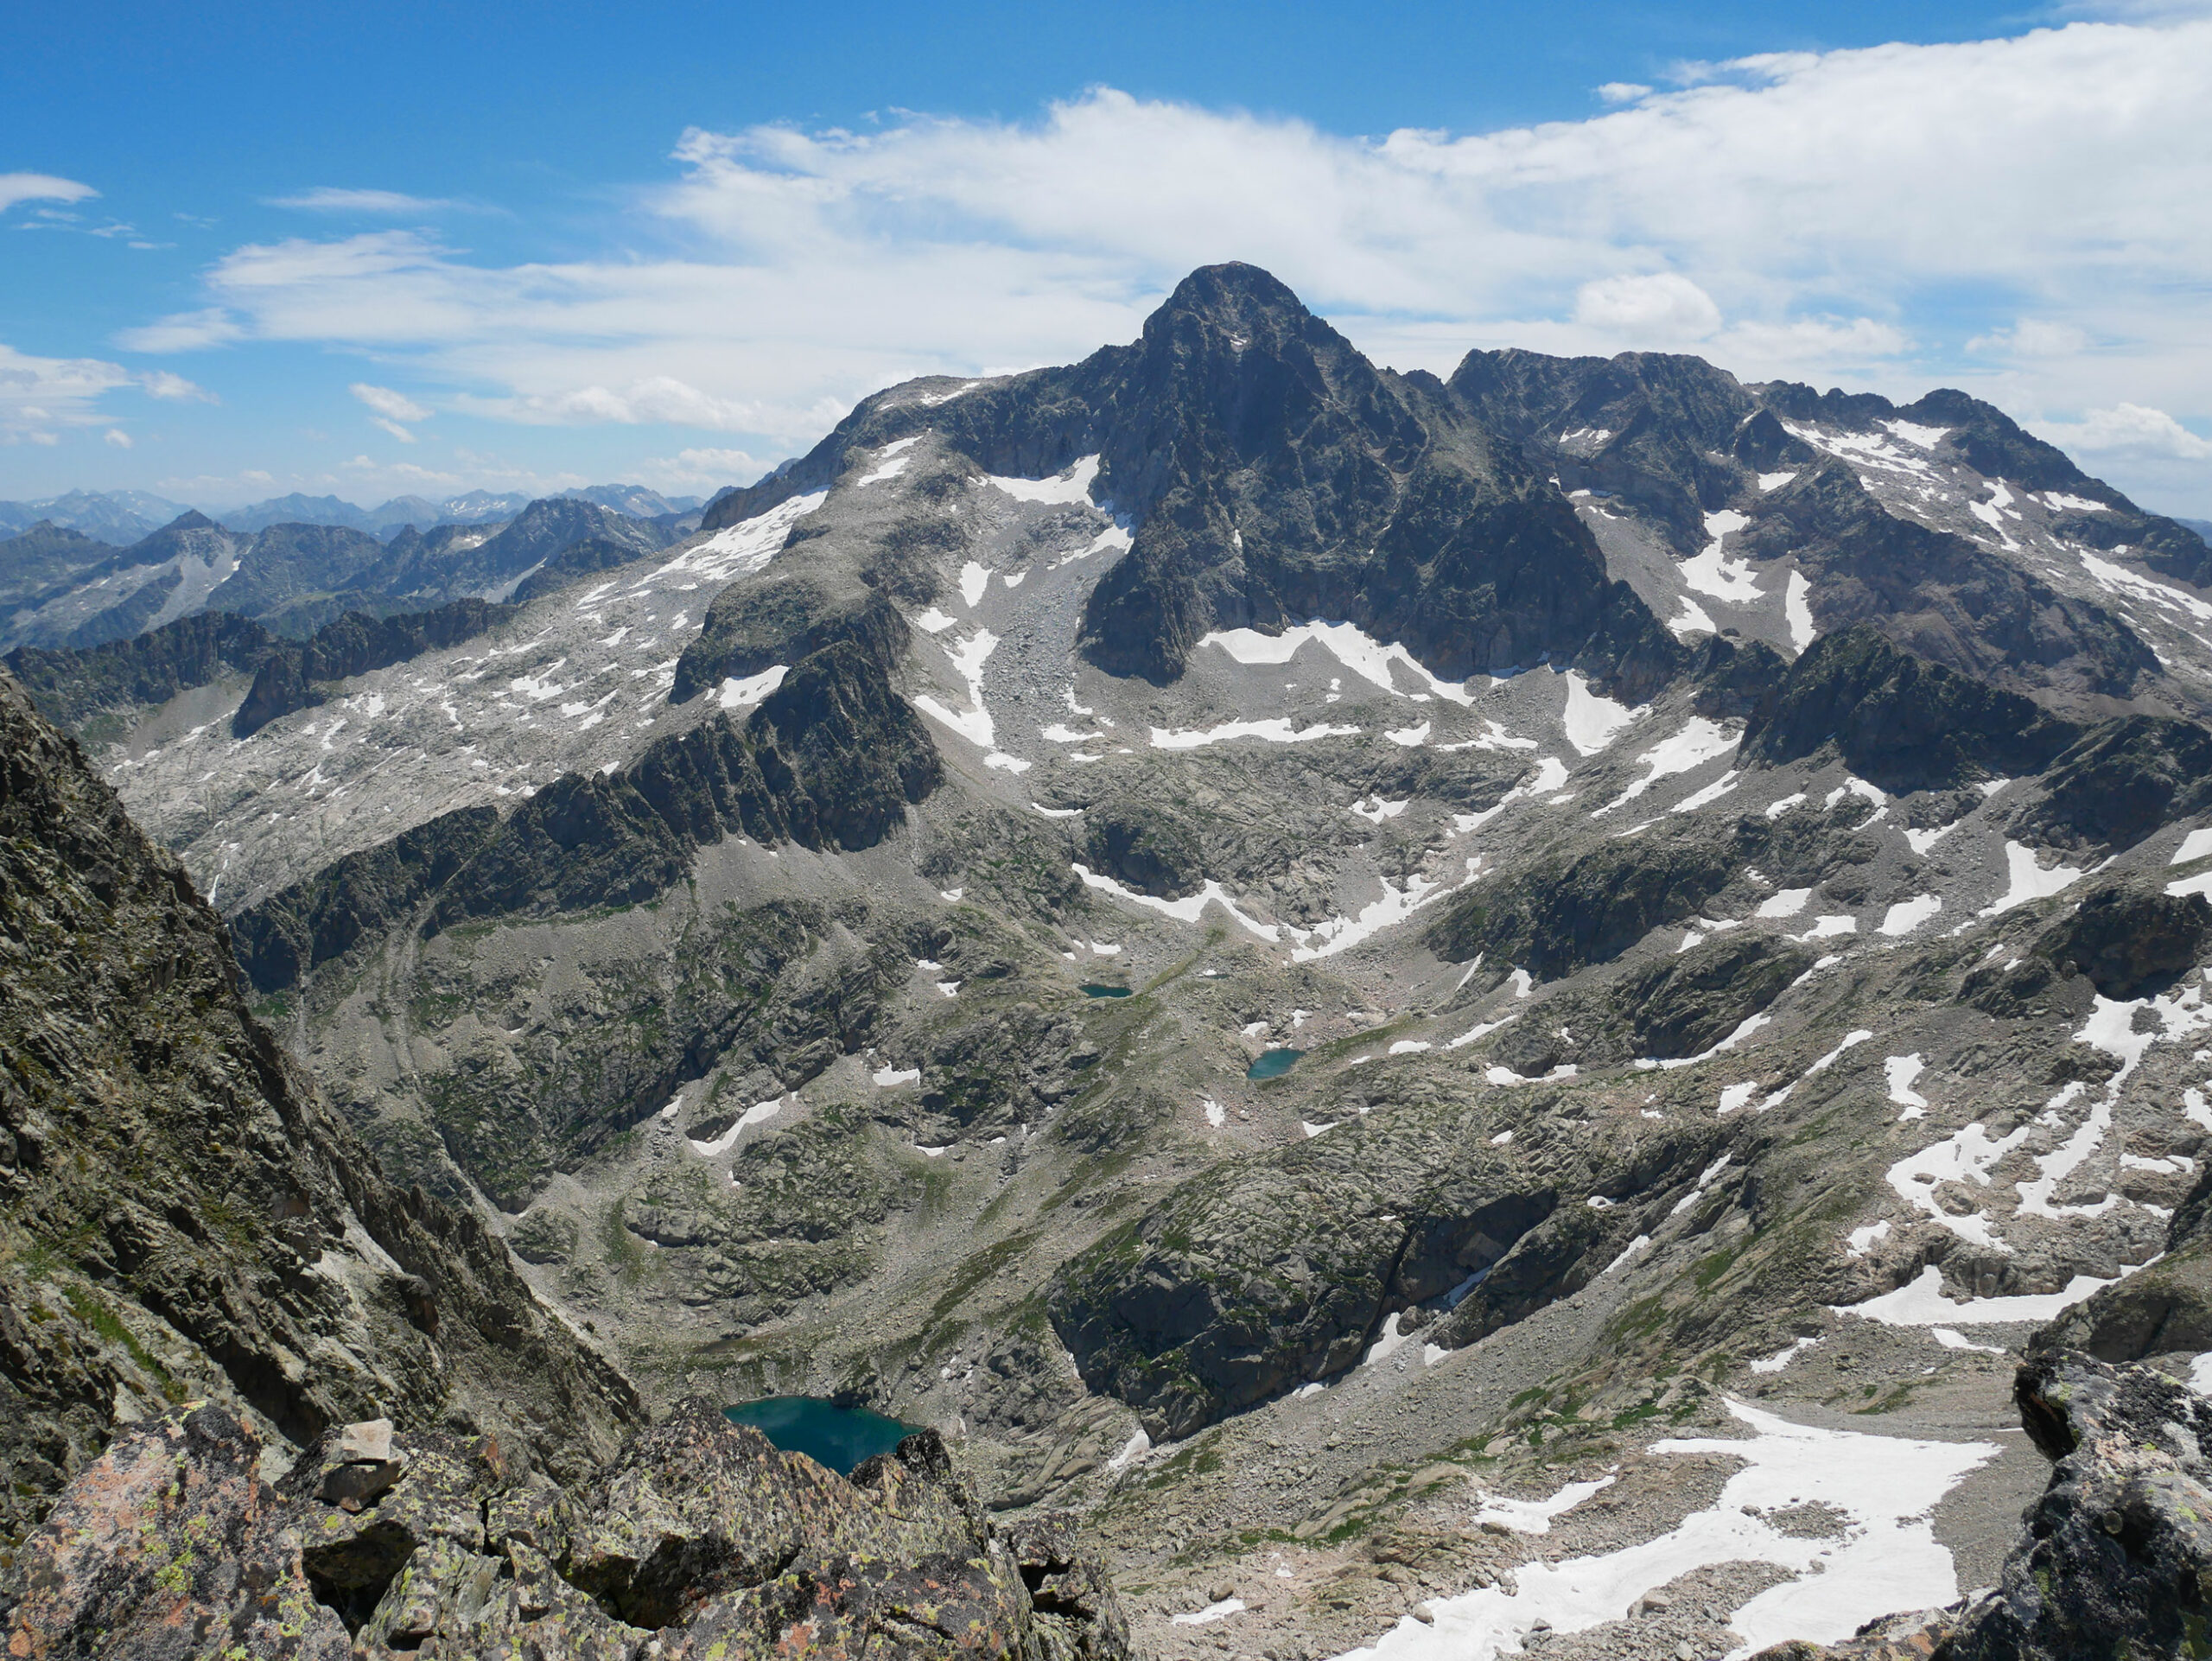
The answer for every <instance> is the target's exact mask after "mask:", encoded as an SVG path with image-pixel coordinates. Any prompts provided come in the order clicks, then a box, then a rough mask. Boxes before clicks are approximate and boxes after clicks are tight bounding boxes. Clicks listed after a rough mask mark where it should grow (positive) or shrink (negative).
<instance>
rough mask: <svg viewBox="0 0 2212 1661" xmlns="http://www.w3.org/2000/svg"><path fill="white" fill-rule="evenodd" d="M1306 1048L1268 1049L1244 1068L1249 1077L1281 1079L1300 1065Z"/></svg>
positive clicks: (1245, 1074)
mask: <svg viewBox="0 0 2212 1661" xmlns="http://www.w3.org/2000/svg"><path fill="white" fill-rule="evenodd" d="M1305 1053H1306V1052H1305V1051H1304V1050H1268V1051H1267V1052H1266V1053H1263V1054H1262V1056H1261V1057H1260V1059H1259V1060H1256V1061H1255V1062H1254V1063H1252V1065H1251V1066H1249V1067H1247V1068H1245V1069H1244V1076H1245V1077H1246V1078H1247V1079H1280V1078H1281V1077H1282V1076H1283V1074H1285V1073H1286V1072H1289V1071H1290V1070H1291V1069H1292V1068H1293V1067H1294V1066H1297V1065H1298V1058H1299V1057H1300V1056H1301V1055H1303V1054H1305Z"/></svg>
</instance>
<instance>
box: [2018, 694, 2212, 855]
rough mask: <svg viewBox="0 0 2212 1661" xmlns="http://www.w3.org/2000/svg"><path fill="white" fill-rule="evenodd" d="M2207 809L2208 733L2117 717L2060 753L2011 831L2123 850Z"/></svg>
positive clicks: (2189, 725) (2210, 792) (2210, 794)
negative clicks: (2037, 795) (2038, 792)
mask: <svg viewBox="0 0 2212 1661" xmlns="http://www.w3.org/2000/svg"><path fill="white" fill-rule="evenodd" d="M2208 802H2212V733H2208V732H2207V731H2205V729H2203V728H2202V727H2200V726H2197V725H2196V724H2195V723H2194V722H2186V721H2173V720H2169V719H2166V718H2165V717H2163V716H2143V715H2137V716H2122V717H2120V719H2119V720H2117V721H2108V722H2104V723H2103V724H2102V725H2101V726H2098V727H2096V728H2094V729H2091V730H2090V731H2089V732H2088V734H2087V735H2085V736H2084V737H2083V738H2082V741H2081V742H2080V743H2078V744H2075V746H2074V747H2073V748H2070V749H2069V750H2067V751H2066V752H2064V753H2063V754H2061V755H2060V756H2059V757H2058V759H2057V760H2056V763H2055V764H2054V765H2053V766H2052V767H2051V769H2050V774H2049V776H2048V777H2046V778H2045V779H2044V780H2043V794H2042V796H2041V798H2040V799H2037V800H2036V801H2034V802H2032V803H2030V804H2029V805H2025V806H2024V807H2023V808H2022V809H2021V810H2020V811H2019V812H2018V814H2017V815H2015V816H2014V818H2013V821H2012V824H2013V828H2014V830H2015V831H2018V833H2019V834H2021V835H2023V836H2024V837H2029V838H2031V839H2032V840H2034V841H2037V842H2042V843H2056V844H2058V845H2060V846H2071V847H2089V848H2107V849H2112V850H2119V849H2122V848H2131V847H2133V846H2134V844H2135V843H2139V842H2140V841H2142V839H2143V838H2144V837H2147V836H2149V835H2150V834H2151V832H2152V831H2155V830H2157V829H2158V827H2159V826H2160V825H2162V824H2168V823H2170V822H2171V821H2172V820H2174V819H2177V818H2182V817H2183V815H2185V814H2189V813H2193V812H2196V811H2199V810H2200V809H2202V807H2203V806H2204V805H2206V804H2207V803H2208Z"/></svg>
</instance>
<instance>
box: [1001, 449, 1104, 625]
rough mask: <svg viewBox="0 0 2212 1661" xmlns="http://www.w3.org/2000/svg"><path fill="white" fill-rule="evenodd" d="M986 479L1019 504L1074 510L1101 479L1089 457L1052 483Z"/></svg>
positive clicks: (1092, 458) (1087, 498)
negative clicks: (1073, 507)
mask: <svg viewBox="0 0 2212 1661" xmlns="http://www.w3.org/2000/svg"><path fill="white" fill-rule="evenodd" d="M983 476H984V479H985V480H986V482H988V484H989V485H991V487H993V488H995V489H997V490H1001V491H1003V492H1005V493H1007V495H1009V496H1011V497H1013V498H1014V500H1016V501H1018V502H1046V503H1049V504H1052V505H1055V506H1075V505H1077V504H1078V503H1087V502H1089V501H1090V487H1091V483H1092V481H1093V480H1096V478H1097V477H1098V458H1097V457H1096V456H1095V455H1086V456H1084V457H1083V458H1082V459H1081V460H1080V461H1077V462H1076V463H1075V465H1074V466H1073V467H1071V468H1068V469H1067V470H1066V471H1065V472H1064V473H1061V474H1057V475H1056V476H1054V477H1052V478H1050V479H1007V478H1001V477H1000V476H999V475H998V474H984V475H983ZM970 603H972V602H970Z"/></svg>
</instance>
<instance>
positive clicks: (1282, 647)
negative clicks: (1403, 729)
mask: <svg viewBox="0 0 2212 1661" xmlns="http://www.w3.org/2000/svg"><path fill="white" fill-rule="evenodd" d="M1308 640H1311V641H1313V642H1315V643H1316V644H1317V645H1319V646H1325V647H1326V648H1327V649H1328V650H1329V651H1330V652H1333V653H1334V654H1335V655H1336V658H1337V660H1338V662H1339V663H1341V664H1343V665H1344V667H1345V668H1347V669H1349V670H1351V671H1352V672H1353V673H1354V674H1356V675H1358V676H1360V677H1361V678H1363V679H1365V680H1368V681H1370V682H1372V683H1373V684H1376V686H1379V687H1381V688H1382V689H1383V690H1384V691H1386V692H1389V693H1392V694H1394V695H1395V696H1397V697H1407V696H1408V694H1407V693H1405V692H1403V691H1402V690H1400V689H1399V687H1398V685H1397V684H1396V682H1395V681H1394V680H1393V679H1392V678H1391V675H1390V669H1391V665H1394V664H1395V665H1398V666H1400V667H1402V668H1403V669H1405V670H1406V671H1408V673H1410V674H1412V675H1413V676H1414V677H1415V678H1418V679H1419V680H1421V682H1422V683H1423V684H1425V685H1427V688H1428V690H1429V691H1430V692H1431V693H1432V694H1433V695H1434V696H1435V697H1440V698H1444V699H1446V700H1447V701H1448V702H1450V703H1459V704H1471V703H1473V702H1474V701H1475V700H1474V695H1473V694H1472V693H1471V692H1469V691H1468V690H1467V689H1466V687H1465V685H1464V684H1459V683H1456V682H1452V681H1446V680H1439V679H1438V678H1436V677H1435V676H1434V675H1432V674H1430V673H1429V671H1427V669H1425V668H1423V667H1422V666H1421V663H1420V662H1419V661H1418V660H1417V659H1415V658H1414V654H1413V653H1412V652H1408V651H1407V650H1406V648H1405V647H1404V646H1403V645H1402V644H1400V643H1398V642H1396V641H1393V642H1392V643H1391V644H1389V646H1385V645H1383V643H1382V642H1381V641H1380V640H1376V638H1375V637H1374V636H1373V635H1371V634H1370V633H1367V632H1366V631H1365V630H1363V629H1362V628H1361V627H1359V626H1358V625H1357V623H1328V622H1323V621H1321V620H1319V619H1316V620H1313V621H1312V622H1307V623H1301V624H1300V625H1299V626H1298V627H1295V628H1287V629H1285V630H1284V631H1283V632H1282V633H1280V634H1263V633H1261V632H1260V631H1259V630H1258V629H1255V628H1232V629H1217V630H1216V631H1215V632H1214V633H1211V634H1207V635H1204V636H1202V637H1201V638H1200V639H1199V640H1198V644H1199V645H1200V646H1219V647H1220V648H1221V649H1222V650H1223V651H1224V652H1227V653H1228V654H1229V655H1230V657H1231V658H1233V659H1236V661H1237V662H1238V663H1241V664H1245V665H1254V664H1287V663H1288V662H1289V661H1290V660H1291V659H1292V658H1293V657H1294V656H1295V655H1296V654H1297V652H1298V649H1299V647H1300V646H1304V645H1305V644H1306V642H1307V641H1308Z"/></svg>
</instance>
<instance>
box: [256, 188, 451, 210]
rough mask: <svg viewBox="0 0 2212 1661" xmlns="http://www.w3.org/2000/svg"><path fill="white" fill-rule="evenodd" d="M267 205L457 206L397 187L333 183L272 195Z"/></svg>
mask: <svg viewBox="0 0 2212 1661" xmlns="http://www.w3.org/2000/svg"><path fill="white" fill-rule="evenodd" d="M269 205H270V207H296V208H299V209H301V210H302V211H304V212H306V213H435V212H436V211H437V210H439V209H440V208H447V207H459V206H460V204H459V203H457V202H452V201H448V200H444V199H443V198H442V197H435V196H409V195H405V194H402V193H401V192H399V191H397V190H347V189H344V188H340V187H339V186H336V185H317V186H316V187H315V188H314V189H313V190H303V191H301V192H300V193H299V194H296V195H292V196H271V197H270V198H269Z"/></svg>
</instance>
